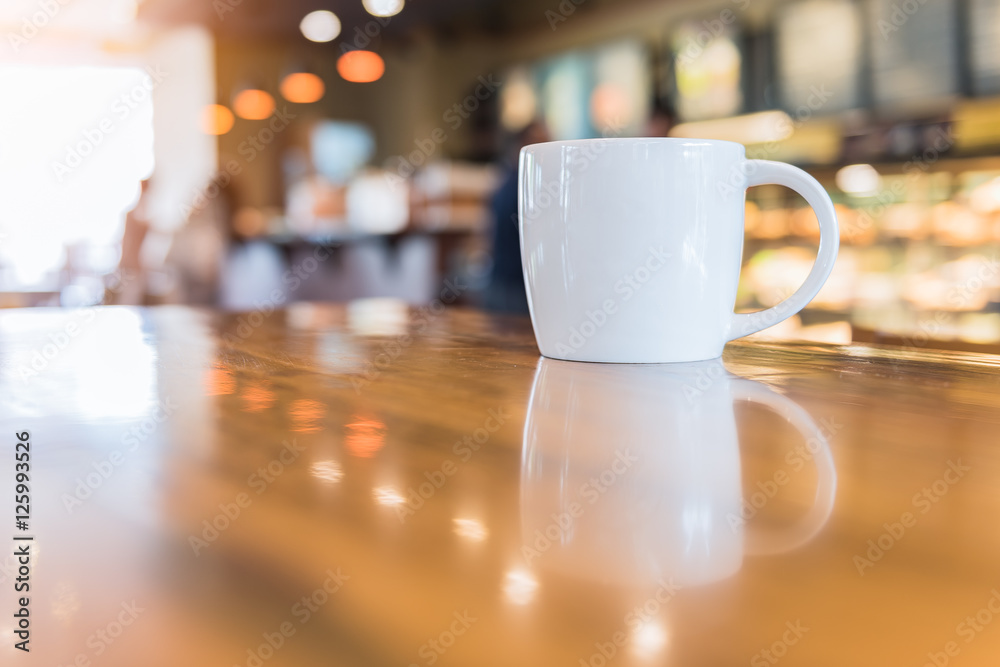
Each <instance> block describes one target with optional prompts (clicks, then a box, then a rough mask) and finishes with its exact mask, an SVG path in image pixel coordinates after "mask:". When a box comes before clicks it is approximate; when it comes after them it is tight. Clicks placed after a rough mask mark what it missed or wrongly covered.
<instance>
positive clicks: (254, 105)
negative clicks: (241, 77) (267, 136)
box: [233, 88, 274, 120]
mask: <svg viewBox="0 0 1000 667" xmlns="http://www.w3.org/2000/svg"><path fill="white" fill-rule="evenodd" d="M233 109H234V110H235V111H236V115H237V116H239V117H240V118H246V119H247V120H264V119H265V118H267V117H268V116H270V115H271V114H272V113H274V98H273V97H271V95H270V94H269V93H267V92H266V91H263V90H257V89H256V88H247V89H246V90H242V91H240V93H239V94H238V95H237V96H236V97H235V98H233Z"/></svg>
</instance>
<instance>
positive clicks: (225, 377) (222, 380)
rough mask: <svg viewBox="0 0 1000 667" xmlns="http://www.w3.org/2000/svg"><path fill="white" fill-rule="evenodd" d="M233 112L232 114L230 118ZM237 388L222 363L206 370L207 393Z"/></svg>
mask: <svg viewBox="0 0 1000 667" xmlns="http://www.w3.org/2000/svg"><path fill="white" fill-rule="evenodd" d="M231 117H232V114H230V118H231ZM235 390H236V378H234V377H233V372H232V371H231V370H229V369H227V368H225V367H224V366H222V365H221V364H215V365H214V366H212V367H211V368H209V369H208V370H207V371H206V372H205V395H207V396H222V395H224V394H231V393H233V392H234V391H235Z"/></svg>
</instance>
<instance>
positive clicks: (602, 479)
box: [521, 359, 837, 586]
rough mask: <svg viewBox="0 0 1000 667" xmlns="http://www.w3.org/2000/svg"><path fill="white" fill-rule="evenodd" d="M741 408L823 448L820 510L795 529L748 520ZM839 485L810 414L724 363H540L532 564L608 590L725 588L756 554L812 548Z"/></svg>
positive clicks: (526, 504) (526, 509)
mask: <svg viewBox="0 0 1000 667" xmlns="http://www.w3.org/2000/svg"><path fill="white" fill-rule="evenodd" d="M735 400H749V401H753V402H755V403H760V404H763V405H766V406H768V407H769V408H771V409H773V410H774V411H775V412H777V413H779V414H780V415H781V416H782V417H784V418H785V419H787V420H788V421H790V422H791V423H792V424H793V425H794V426H795V427H796V428H797V429H798V430H799V431H800V432H801V433H802V435H804V436H805V437H806V438H809V439H810V440H812V441H813V443H812V444H815V443H819V446H818V447H815V446H814V447H811V449H816V450H817V451H816V453H815V455H814V460H815V462H816V463H815V464H816V467H817V472H818V481H817V489H816V497H815V501H814V503H813V506H812V508H811V509H810V510H809V512H808V514H807V515H806V516H805V517H803V518H802V519H801V520H800V521H798V522H797V523H795V524H794V525H791V526H788V527H786V528H783V529H781V530H776V531H773V532H764V531H762V530H761V529H760V528H759V527H756V526H754V525H753V522H752V521H751V522H749V523H748V524H747V525H746V526H744V522H743V521H742V520H741V519H740V517H741V503H742V497H741V491H742V490H741V479H740V452H739V440H738V437H737V430H736V421H735V417H734V414H733V401H735ZM836 485H837V482H836V471H835V469H834V465H833V458H832V456H831V454H830V451H829V447H828V445H827V442H826V440H825V438H824V436H823V434H822V433H821V432H820V430H819V428H817V426H816V424H815V423H814V422H813V420H812V419H811V417H810V416H809V415H808V413H806V411H805V410H803V409H802V408H801V407H800V406H799V405H798V404H796V403H794V402H793V401H791V400H790V399H788V398H785V397H784V396H782V395H780V394H778V393H776V392H774V391H773V390H771V389H769V388H767V387H766V386H764V385H762V384H759V383H757V382H753V381H750V380H745V379H742V378H738V377H735V376H733V375H731V374H729V373H728V372H727V371H725V369H724V368H723V367H722V364H721V362H719V361H717V360H715V361H708V362H696V363H687V364H673V365H669V366H663V365H639V366H631V365H603V364H577V363H571V362H564V361H555V360H551V359H541V360H540V361H539V366H538V370H537V371H536V374H535V382H534V387H533V389H532V394H531V400H530V403H529V406H528V417H527V421H526V423H525V428H524V445H523V450H522V461H521V528H522V541H523V547H522V554H523V555H524V557H525V559H526V560H527V562H528V563H529V565H531V566H533V567H534V566H541V567H545V568H551V569H554V570H558V571H561V572H565V573H568V574H573V575H576V576H581V577H585V578H590V579H598V580H602V581H608V582H632V583H644V582H651V581H654V580H656V579H660V578H668V577H672V578H673V580H674V582H675V583H676V584H678V585H682V586H684V585H697V584H705V583H709V582H712V581H717V580H719V579H723V578H725V577H728V576H730V575H732V574H734V573H736V572H737V571H738V570H739V569H740V566H741V564H742V561H743V554H744V552H746V553H749V554H765V553H771V554H773V553H780V552H783V551H789V550H791V549H794V548H796V547H799V546H801V545H803V544H805V543H806V542H808V541H809V540H810V539H812V538H813V537H814V536H815V535H816V534H817V533H818V532H819V531H820V529H821V528H822V527H823V525H824V524H825V523H826V521H827V519H828V518H829V516H830V513H831V512H832V511H833V504H834V498H835V495H836Z"/></svg>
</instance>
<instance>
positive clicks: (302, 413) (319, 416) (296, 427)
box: [288, 398, 326, 433]
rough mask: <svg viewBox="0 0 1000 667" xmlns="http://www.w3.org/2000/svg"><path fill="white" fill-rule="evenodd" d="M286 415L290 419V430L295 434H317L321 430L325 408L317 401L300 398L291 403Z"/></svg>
mask: <svg viewBox="0 0 1000 667" xmlns="http://www.w3.org/2000/svg"><path fill="white" fill-rule="evenodd" d="M288 414H289V416H290V417H291V418H292V430H293V431H295V432H296V433H317V432H319V431H320V430H322V428H323V427H322V421H323V417H324V416H325V415H326V406H325V405H323V404H322V403H320V402H319V401H313V400H310V399H308V398H300V399H298V400H295V401H292V404H291V405H290V406H289V408H288Z"/></svg>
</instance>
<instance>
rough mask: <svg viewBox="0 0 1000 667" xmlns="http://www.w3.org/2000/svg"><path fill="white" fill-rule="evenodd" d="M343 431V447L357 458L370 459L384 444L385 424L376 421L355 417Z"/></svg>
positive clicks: (369, 418)
mask: <svg viewBox="0 0 1000 667" xmlns="http://www.w3.org/2000/svg"><path fill="white" fill-rule="evenodd" d="M344 429H345V430H346V431H347V434H346V436H345V438H344V445H345V446H346V447H347V451H348V452H350V453H351V454H352V455H353V456H357V457H358V458H362V459H370V458H371V457H373V456H375V453H376V452H378V450H380V449H382V446H383V445H384V444H385V424H383V423H382V422H380V421H379V420H378V419H375V418H372V417H364V416H361V415H355V416H354V421H353V422H352V423H350V424H347V425H345V426H344Z"/></svg>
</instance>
